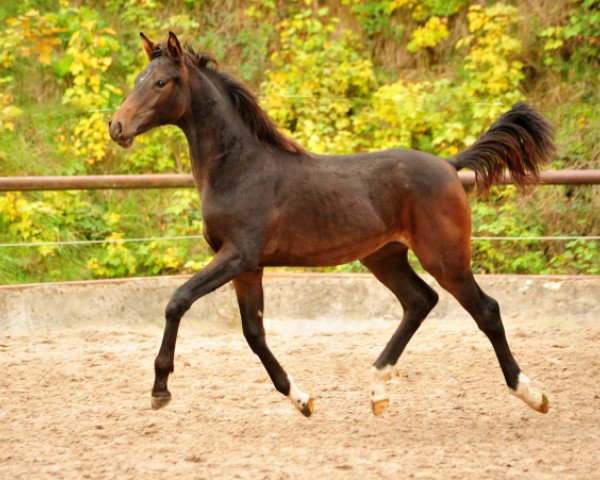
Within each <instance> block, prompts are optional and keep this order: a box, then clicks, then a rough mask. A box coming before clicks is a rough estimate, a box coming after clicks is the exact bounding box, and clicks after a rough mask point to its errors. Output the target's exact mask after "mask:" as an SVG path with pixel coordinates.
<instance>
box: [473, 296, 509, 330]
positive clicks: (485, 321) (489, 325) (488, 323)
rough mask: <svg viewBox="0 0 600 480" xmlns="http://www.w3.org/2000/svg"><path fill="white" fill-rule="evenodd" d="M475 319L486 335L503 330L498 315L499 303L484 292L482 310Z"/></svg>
mask: <svg viewBox="0 0 600 480" xmlns="http://www.w3.org/2000/svg"><path fill="white" fill-rule="evenodd" d="M476 321H477V326H478V327H479V329H480V330H481V331H482V332H483V333H485V334H486V335H488V336H489V335H494V334H497V333H502V332H504V326H503V325H502V319H501V317H500V305H499V304H498V302H497V301H496V300H494V299H493V298H491V297H488V296H487V295H485V294H484V306H483V310H482V313H481V315H480V316H479V317H478V318H476Z"/></svg>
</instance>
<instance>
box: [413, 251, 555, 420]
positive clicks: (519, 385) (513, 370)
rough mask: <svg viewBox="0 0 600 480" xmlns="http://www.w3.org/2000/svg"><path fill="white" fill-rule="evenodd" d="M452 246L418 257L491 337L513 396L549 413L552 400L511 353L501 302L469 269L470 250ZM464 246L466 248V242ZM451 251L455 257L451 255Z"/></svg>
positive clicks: (421, 253) (427, 252)
mask: <svg viewBox="0 0 600 480" xmlns="http://www.w3.org/2000/svg"><path fill="white" fill-rule="evenodd" d="M448 240H449V239H448ZM451 244H452V242H451V241H450V240H449V241H448V243H447V244H446V248H448V249H449V250H446V251H445V252H440V251H439V250H435V249H429V250H427V249H423V248H420V246H419V245H417V246H416V248H415V253H416V255H417V257H418V258H419V260H420V261H421V264H422V265H423V267H424V268H425V269H426V270H427V271H428V272H429V273H431V274H432V275H433V276H434V277H435V279H436V280H437V281H438V282H439V283H440V285H441V286H442V287H443V288H445V289H446V290H447V291H448V292H450V293H451V294H452V295H453V296H454V297H455V298H456V299H457V300H458V301H459V303H460V304H461V305H462V306H463V307H464V308H465V310H467V311H468V312H469V313H470V314H471V316H472V317H473V318H474V319H475V322H476V323H477V326H478V327H479V328H480V329H481V331H483V333H485V335H486V336H487V337H488V339H489V340H490V342H491V343H492V346H493V348H494V351H495V352H496V356H497V358H498V361H499V363H500V367H501V368H502V373H503V374H504V378H505V380H506V384H507V385H508V387H509V389H510V392H511V393H512V394H513V395H515V396H517V397H519V398H520V399H522V400H523V401H524V402H525V403H527V405H529V406H530V407H531V408H533V409H534V410H537V411H538V412H541V413H546V412H547V411H548V399H547V398H546V396H545V395H543V394H542V393H540V392H538V391H537V390H534V389H533V388H532V387H531V386H530V382H529V379H528V378H527V376H526V375H525V374H523V372H521V369H520V368H519V366H518V364H517V362H516V360H515V359H514V357H513V355H512V353H511V351H510V348H509V346H508V341H507V339H506V334H505V332H504V326H503V325H502V319H501V317H500V308H499V306H498V302H496V300H494V299H493V298H491V297H489V296H488V295H486V294H485V293H484V292H483V291H482V290H481V288H480V287H479V285H477V283H476V282H475V278H474V277H473V274H472V272H471V268H470V266H469V257H470V254H469V249H468V248H462V249H461V248H460V247H459V246H458V245H455V247H456V248H455V249H452V248H449V247H450V245H451ZM462 244H463V245H464V242H462ZM449 251H450V252H451V254H448V252H449Z"/></svg>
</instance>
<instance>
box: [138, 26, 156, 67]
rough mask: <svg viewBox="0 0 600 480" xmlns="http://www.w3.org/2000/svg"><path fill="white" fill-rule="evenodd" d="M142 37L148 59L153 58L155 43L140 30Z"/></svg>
mask: <svg viewBox="0 0 600 480" xmlns="http://www.w3.org/2000/svg"><path fill="white" fill-rule="evenodd" d="M140 38H141V39H142V47H144V52H146V56H147V57H148V60H152V55H153V52H154V47H155V44H154V42H153V41H152V40H150V39H149V38H148V37H147V36H146V35H144V34H143V33H142V32H140Z"/></svg>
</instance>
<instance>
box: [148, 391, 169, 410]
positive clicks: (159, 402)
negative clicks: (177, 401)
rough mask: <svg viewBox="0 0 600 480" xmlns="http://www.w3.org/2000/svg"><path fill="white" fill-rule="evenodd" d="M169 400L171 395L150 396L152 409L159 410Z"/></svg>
mask: <svg viewBox="0 0 600 480" xmlns="http://www.w3.org/2000/svg"><path fill="white" fill-rule="evenodd" d="M170 401H171V395H170V394H169V395H166V396H164V397H154V396H153V397H152V410H160V409H161V408H163V407H166V406H167V405H168V404H169V402H170Z"/></svg>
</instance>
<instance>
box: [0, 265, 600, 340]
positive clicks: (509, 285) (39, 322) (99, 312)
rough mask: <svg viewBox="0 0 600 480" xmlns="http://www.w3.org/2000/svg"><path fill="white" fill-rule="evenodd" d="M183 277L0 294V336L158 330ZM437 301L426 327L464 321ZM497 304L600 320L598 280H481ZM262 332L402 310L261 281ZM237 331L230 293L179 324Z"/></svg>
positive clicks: (304, 284) (353, 295) (533, 313)
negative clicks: (69, 329)
mask: <svg viewBox="0 0 600 480" xmlns="http://www.w3.org/2000/svg"><path fill="white" fill-rule="evenodd" d="M186 278H187V277H185V276H174V277H156V278H135V279H123V280H109V281H96V282H70V283H49V284H36V285H5V286H0V331H4V332H25V331H31V330H38V329H54V328H59V327H62V328H64V327H79V326H94V325H98V326H123V325H136V324H157V325H162V324H163V322H164V315H163V312H164V309H165V306H166V304H167V302H168V299H169V297H170V295H171V294H172V292H173V291H174V290H175V289H176V288H177V287H178V286H179V285H181V284H182V283H183V282H184V281H185V279H186ZM425 279H426V281H427V282H428V283H429V284H430V285H431V286H433V288H434V289H435V290H436V291H437V292H438V293H439V294H440V301H439V303H438V305H437V306H436V307H435V308H434V310H433V311H432V313H431V314H430V315H429V317H428V319H427V320H426V321H438V320H442V319H444V320H452V319H453V318H462V317H465V318H466V317H468V314H467V313H466V312H465V311H464V310H463V309H462V308H460V306H459V305H458V303H457V302H456V300H454V299H453V298H452V297H451V296H450V295H448V294H447V293H445V292H444V291H443V289H442V288H441V287H439V285H437V284H436V282H435V281H434V280H432V279H431V278H430V277H425ZM477 280H478V283H479V284H480V285H481V287H482V288H483V289H484V291H486V292H487V293H489V294H490V295H492V296H493V297H494V298H496V299H497V300H498V302H499V304H500V308H501V311H502V316H503V318H504V320H505V321H506V322H507V323H509V324H510V323H513V322H517V323H518V320H519V318H527V319H530V320H535V321H536V322H540V323H541V324H542V325H549V326H551V325H562V326H563V327H564V326H565V324H566V323H568V324H570V326H572V327H575V326H577V325H579V324H584V323H588V322H596V321H598V319H600V277H562V276H552V277H545V276H503V275H498V276H495V275H494V276H485V275H484V276H479V277H478V278H477ZM264 288H265V308H266V311H265V323H266V327H267V331H271V332H277V331H280V330H286V331H292V332H297V333H302V332H304V331H306V332H310V331H332V332H335V331H346V330H363V329H364V330H366V329H371V328H374V327H383V328H385V327H387V326H389V325H390V323H394V324H395V323H397V322H398V321H399V319H400V318H401V314H402V310H401V307H400V306H399V304H398V302H397V300H396V299H395V298H394V296H393V295H392V294H391V293H390V292H389V291H388V290H387V289H386V288H385V287H383V286H382V285H381V284H379V283H378V282H377V280H375V278H374V277H372V276H371V275H362V274H275V273H274V274H267V275H265V279H264ZM188 322H194V323H196V324H203V325H206V326H214V327H230V328H231V327H234V328H235V327H237V326H238V325H239V322H240V320H239V312H238V306H237V301H236V298H235V294H234V292H233V288H232V287H231V286H230V285H227V286H226V287H224V288H222V289H220V290H217V291H215V292H213V293H211V294H209V295H208V296H206V297H205V298H203V299H201V300H200V301H198V302H196V304H195V305H194V306H193V307H192V309H191V310H190V311H189V312H188V313H187V314H186V316H185V318H184V324H185V323H188Z"/></svg>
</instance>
